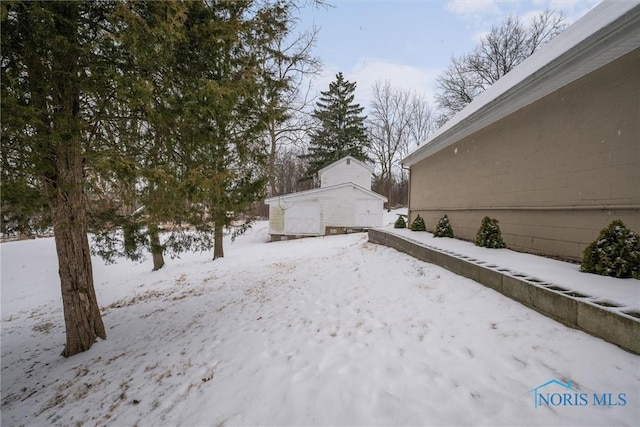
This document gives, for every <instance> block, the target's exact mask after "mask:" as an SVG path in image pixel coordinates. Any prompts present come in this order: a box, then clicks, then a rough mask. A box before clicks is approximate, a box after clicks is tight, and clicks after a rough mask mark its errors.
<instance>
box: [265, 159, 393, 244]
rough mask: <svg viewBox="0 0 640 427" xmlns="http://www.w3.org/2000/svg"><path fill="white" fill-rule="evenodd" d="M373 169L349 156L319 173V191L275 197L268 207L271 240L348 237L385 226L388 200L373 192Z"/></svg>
mask: <svg viewBox="0 0 640 427" xmlns="http://www.w3.org/2000/svg"><path fill="white" fill-rule="evenodd" d="M371 173H372V168H371V167H370V166H368V165H366V164H365V163H363V162H361V161H359V160H357V159H355V158H353V157H351V156H347V157H344V158H342V159H340V160H338V161H337V162H335V163H332V164H330V165H329V166H327V167H325V168H323V169H321V170H320V171H319V175H320V183H321V187H320V188H314V189H312V190H307V191H300V192H297V193H290V194H286V195H282V196H275V197H271V198H269V199H267V200H265V203H266V204H268V205H269V234H271V239H272V240H285V239H288V238H296V237H304V236H324V235H325V234H338V233H349V232H354V231H361V230H365V229H368V228H372V227H380V226H382V211H383V205H384V203H385V202H386V201H387V199H386V197H384V196H381V195H380V194H377V193H374V192H373V191H371Z"/></svg>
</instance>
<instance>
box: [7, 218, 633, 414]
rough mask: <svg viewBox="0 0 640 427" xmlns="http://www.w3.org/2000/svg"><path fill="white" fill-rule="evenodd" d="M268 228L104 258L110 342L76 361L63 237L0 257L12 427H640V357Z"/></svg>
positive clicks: (413, 268)
mask: <svg viewBox="0 0 640 427" xmlns="http://www.w3.org/2000/svg"><path fill="white" fill-rule="evenodd" d="M393 219H395V216H394V217H393ZM267 233H268V225H267V223H266V222H261V223H258V224H256V225H255V226H254V229H253V230H252V231H250V232H249V233H248V234H247V235H245V236H242V237H240V238H238V239H237V240H236V241H235V243H233V244H232V243H230V242H227V246H226V248H225V249H226V251H225V255H226V256H225V258H224V259H219V260H216V261H215V262H213V261H211V260H210V254H206V253H202V254H200V253H195V254H188V255H185V256H183V257H182V259H176V260H167V261H168V263H167V265H166V266H165V267H164V268H163V269H161V270H159V271H157V272H152V271H151V261H150V260H147V261H146V262H144V263H142V264H134V263H130V262H127V261H122V262H120V263H118V264H115V265H108V266H106V265H104V264H103V263H102V262H101V261H100V260H99V259H95V260H94V271H95V273H94V277H95V281H96V292H97V294H98V301H99V303H100V305H101V307H102V308H103V316H104V322H105V325H106V327H107V334H108V339H107V340H106V341H101V340H100V341H98V342H97V343H96V344H95V345H94V346H93V347H92V349H91V350H90V351H88V352H85V353H83V354H79V355H76V356H74V357H71V358H69V359H64V358H62V357H61V356H59V354H60V352H61V351H62V347H63V344H64V327H63V316H62V307H61V298H60V296H59V292H60V291H59V282H58V278H57V263H56V258H55V249H54V243H53V239H37V240H31V241H21V242H10V243H4V244H2V245H0V250H1V256H2V277H1V278H2V294H1V297H2V304H1V307H2V313H1V315H2V336H1V352H2V359H1V368H2V370H1V377H2V379H1V381H2V384H1V385H2V406H1V412H2V415H1V416H2V425H3V426H10V425H51V424H54V425H74V424H77V425H81V424H87V425H154V426H155V425H638V423H639V422H640V357H638V356H635V355H632V354H630V353H627V352H625V351H623V350H621V349H619V348H617V347H616V346H614V345H612V344H609V343H606V342H605V341H602V340H600V339H597V338H594V337H592V336H590V335H587V334H585V333H582V332H580V331H577V330H573V329H569V328H566V327H564V326H562V325H561V324H559V323H558V322H555V321H553V320H551V319H548V318H546V317H544V316H542V315H540V314H538V313H536V312H534V311H532V310H530V309H527V308H525V307H524V306H522V305H520V304H518V303H517V302H514V301H512V300H510V299H508V298H506V297H504V296H502V295H500V294H499V293H497V292H494V291H492V290H491V289H488V288H485V287H484V286H482V285H479V284H477V283H475V282H473V281H471V280H468V279H465V278H462V277H459V276H456V275H454V274H452V273H450V272H448V271H447V270H444V269H442V268H440V267H437V266H434V265H431V264H427V263H424V262H421V261H418V260H416V259H413V258H411V257H409V256H407V255H404V254H401V253H399V252H396V251H395V250H392V249H390V248H386V247H383V246H378V245H374V244H371V243H368V242H367V237H366V234H352V235H346V236H331V237H325V238H310V239H302V240H295V241H285V242H275V243H267V241H268V234H267ZM461 243H463V242H461ZM514 268H515V267H514ZM540 275H542V272H540ZM585 276H586V275H585ZM629 283H636V284H637V283H638V282H637V281H633V282H629ZM550 380H556V381H558V382H562V383H567V381H571V387H572V390H570V391H568V390H567V389H565V388H564V387H561V386H560V385H558V384H551V385H549V386H547V387H545V388H543V389H539V390H537V392H539V393H543V392H548V393H549V395H550V396H551V398H552V399H553V395H557V396H556V401H557V399H559V398H560V399H564V400H565V401H564V403H567V398H566V396H565V397H563V395H564V394H568V402H569V405H563V404H558V405H554V404H548V405H539V406H538V407H537V408H536V407H535V405H534V399H535V394H536V391H532V390H533V389H534V388H536V387H538V386H540V385H543V384H544V383H546V382H548V381H550ZM594 394H595V395H596V396H597V397H598V399H597V401H596V402H594V397H593V395H594ZM620 395H622V396H620ZM582 396H584V397H585V399H582ZM602 396H609V399H608V398H603V397H602ZM603 399H604V400H603ZM585 401H586V404H585ZM573 402H575V405H571V403H573ZM603 402H608V403H611V405H604V404H603ZM552 403H553V400H552ZM594 403H596V404H594ZM614 403H618V404H619V405H616V406H614V405H613V404H614ZM623 403H624V405H623Z"/></svg>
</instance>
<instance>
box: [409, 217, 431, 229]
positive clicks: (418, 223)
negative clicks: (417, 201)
mask: <svg viewBox="0 0 640 427" xmlns="http://www.w3.org/2000/svg"><path fill="white" fill-rule="evenodd" d="M411 231H427V227H426V226H425V225H424V219H422V217H421V216H420V215H418V216H417V217H416V219H414V220H413V222H412V223H411Z"/></svg>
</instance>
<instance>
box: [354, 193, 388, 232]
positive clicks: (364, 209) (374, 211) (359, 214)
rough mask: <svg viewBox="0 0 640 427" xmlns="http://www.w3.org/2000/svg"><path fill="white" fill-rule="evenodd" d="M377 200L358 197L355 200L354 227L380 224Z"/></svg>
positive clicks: (380, 212)
mask: <svg viewBox="0 0 640 427" xmlns="http://www.w3.org/2000/svg"><path fill="white" fill-rule="evenodd" d="M380 208H381V206H380V203H379V202H378V201H377V200H371V199H358V200H356V224H355V226H356V227H379V226H381V225H382V224H381V219H382V216H381V215H382V210H381V209H380Z"/></svg>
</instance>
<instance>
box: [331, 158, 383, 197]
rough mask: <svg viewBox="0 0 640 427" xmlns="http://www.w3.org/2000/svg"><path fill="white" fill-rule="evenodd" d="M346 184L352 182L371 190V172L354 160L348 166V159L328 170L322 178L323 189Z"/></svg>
mask: <svg viewBox="0 0 640 427" xmlns="http://www.w3.org/2000/svg"><path fill="white" fill-rule="evenodd" d="M345 182H352V183H354V184H356V185H359V186H360V187H362V188H366V189H367V190H371V171H370V170H369V169H368V168H366V167H363V166H362V165H361V164H359V163H358V162H356V161H353V160H352V161H351V162H350V164H347V161H346V159H343V160H341V161H339V162H338V163H336V164H334V165H333V166H332V167H330V168H328V169H327V170H326V171H324V172H323V173H322V174H321V176H320V186H321V187H329V186H332V185H338V184H344V183H345Z"/></svg>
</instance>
